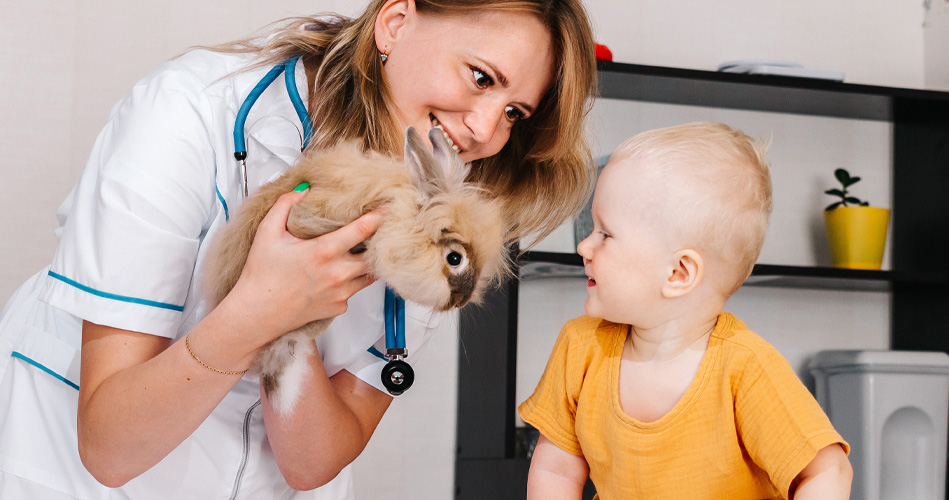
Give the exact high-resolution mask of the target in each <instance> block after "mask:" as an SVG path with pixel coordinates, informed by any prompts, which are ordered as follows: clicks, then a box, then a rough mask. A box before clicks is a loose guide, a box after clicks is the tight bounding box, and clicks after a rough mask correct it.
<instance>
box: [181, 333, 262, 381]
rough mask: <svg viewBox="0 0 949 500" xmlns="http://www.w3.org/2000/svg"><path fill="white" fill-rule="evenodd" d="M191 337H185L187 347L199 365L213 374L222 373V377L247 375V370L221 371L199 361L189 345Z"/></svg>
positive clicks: (189, 334) (188, 335)
mask: <svg viewBox="0 0 949 500" xmlns="http://www.w3.org/2000/svg"><path fill="white" fill-rule="evenodd" d="M190 336H191V333H188V334H187V335H185V347H186V348H188V353H189V354H191V357H192V358H194V360H195V361H197V362H198V364H199V365H201V366H203V367H205V368H207V369H208V370H211V371H212V372H216V373H220V374H222V375H243V374H245V373H247V370H241V371H239V372H238V371H230V370H221V369H219V368H215V367H213V366H211V365H209V364H207V363H205V362H204V361H201V360H200V359H198V357H197V356H196V355H195V354H194V351H192V350H191V344H190V343H188V337H190Z"/></svg>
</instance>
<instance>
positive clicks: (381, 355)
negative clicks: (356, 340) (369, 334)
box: [366, 345, 386, 361]
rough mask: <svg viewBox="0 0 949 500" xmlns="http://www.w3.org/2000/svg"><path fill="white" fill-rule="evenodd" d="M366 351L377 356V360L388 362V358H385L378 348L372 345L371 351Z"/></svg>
mask: <svg viewBox="0 0 949 500" xmlns="http://www.w3.org/2000/svg"><path fill="white" fill-rule="evenodd" d="M366 350H367V351H369V354H372V355H373V356H375V357H377V358H379V359H381V360H383V361H385V360H386V357H385V356H383V354H382V353H381V352H379V349H376V346H374V345H371V346H369V349H366Z"/></svg>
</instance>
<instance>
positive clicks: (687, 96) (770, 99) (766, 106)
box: [598, 61, 949, 121]
mask: <svg viewBox="0 0 949 500" xmlns="http://www.w3.org/2000/svg"><path fill="white" fill-rule="evenodd" d="M598 68H599V72H598V74H599V87H600V88H599V90H600V94H599V96H598V97H602V98H608V99H625V100H635V101H647V102H658V103H665V104H679V105H692V106H707V107H714V108H729V109H743V110H754V111H769V112H781V113H795V114H805V115H818V116H833V117H838V118H855V119H865V120H880V121H890V120H893V118H894V102H895V100H896V99H900V100H914V101H939V102H943V103H949V93H947V92H940V91H932V90H918V89H906V88H897V87H880V86H875V85H859V84H852V83H843V82H835V81H829V80H819V79H811V78H794V77H782V76H769V75H745V74H736V73H720V72H717V71H702V70H691V69H680V68H665V67H660V66H644V65H640V64H623V63H614V62H606V61H600V62H599V63H598Z"/></svg>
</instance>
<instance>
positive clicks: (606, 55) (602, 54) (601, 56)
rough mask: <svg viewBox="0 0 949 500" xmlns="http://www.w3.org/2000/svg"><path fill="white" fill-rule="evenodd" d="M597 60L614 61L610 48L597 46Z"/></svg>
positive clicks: (601, 45)
mask: <svg viewBox="0 0 949 500" xmlns="http://www.w3.org/2000/svg"><path fill="white" fill-rule="evenodd" d="M596 60H597V61H612V60H613V52H611V51H610V48H609V47H607V46H606V45H603V44H599V43H598V44H596Z"/></svg>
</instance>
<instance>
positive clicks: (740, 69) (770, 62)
mask: <svg viewBox="0 0 949 500" xmlns="http://www.w3.org/2000/svg"><path fill="white" fill-rule="evenodd" d="M718 71H721V72H723V73H744V74H749V75H773V76H790V77H794V78H814V79H818V80H832V81H835V82H842V81H844V73H843V72H841V71H833V70H826V69H814V68H805V67H804V66H803V65H801V64H798V63H795V62H790V61H780V60H776V59H742V60H738V61H728V62H724V63H722V64H720V65H718Z"/></svg>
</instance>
